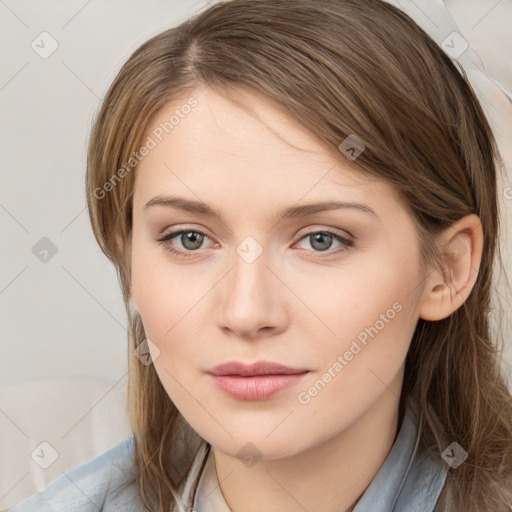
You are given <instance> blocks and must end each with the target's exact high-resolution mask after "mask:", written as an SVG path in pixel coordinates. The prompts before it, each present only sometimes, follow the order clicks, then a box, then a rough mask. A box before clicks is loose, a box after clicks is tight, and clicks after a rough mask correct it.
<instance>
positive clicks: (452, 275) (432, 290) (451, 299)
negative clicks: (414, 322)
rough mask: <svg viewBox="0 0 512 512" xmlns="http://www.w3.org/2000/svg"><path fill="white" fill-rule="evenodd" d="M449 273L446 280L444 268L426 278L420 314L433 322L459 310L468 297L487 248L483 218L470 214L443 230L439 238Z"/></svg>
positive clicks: (434, 271)
mask: <svg viewBox="0 0 512 512" xmlns="http://www.w3.org/2000/svg"><path fill="white" fill-rule="evenodd" d="M436 243H437V245H438V248H439V250H440V252H441V254H442V261H443V265H444V267H445V269H446V272H447V274H448V280H449V282H448V283H446V282H445V281H444V279H443V275H442V273H441V270H440V269H437V268H436V269H433V270H432V271H431V272H430V274H429V275H428V276H427V277H426V279H425V286H424V291H423V294H422V296H421V298H420V302H419V306H418V313H419V316H420V317H421V318H423V319H424V320H429V321H437V320H442V319H443V318H446V317H448V316H450V315H451V314H452V313H453V312H454V311H456V310H457V309H458V308H459V307H460V306H461V305H462V304H463V303H464V301H465V300H466V299H467V298H468V296H469V294H470V293H471V290H472V289H473V286H474V284H475V282H476V278H477V276H478V270H479V268H480V261H481V258H482V251H483V230H482V224H481V222H480V218H479V217H478V216H477V215H475V214H470V215H466V216H465V217H463V218H462V219H460V220H458V221H457V222H456V223H455V224H453V225H452V226H450V227H449V228H447V229H446V230H445V231H443V232H442V233H441V234H440V235H439V236H438V239H437V240H436Z"/></svg>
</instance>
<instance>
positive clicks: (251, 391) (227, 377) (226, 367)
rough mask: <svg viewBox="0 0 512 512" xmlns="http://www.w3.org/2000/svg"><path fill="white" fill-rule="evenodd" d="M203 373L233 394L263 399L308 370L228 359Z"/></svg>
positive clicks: (289, 384) (247, 398)
mask: <svg viewBox="0 0 512 512" xmlns="http://www.w3.org/2000/svg"><path fill="white" fill-rule="evenodd" d="M207 373H208V374H210V375H211V377H212V379H213V381H214V383H215V385H216V386H217V387H218V388H219V389H220V390H222V391H224V392H225V393H227V394H228V395H230V396H232V397H234V398H238V399H241V400H263V399H265V398H270V397H272V396H275V395H277V394H278V393H281V392H282V391H284V390H286V389H288V388H290V387H292V386H295V385H296V384H298V383H299V382H300V381H301V380H302V379H303V377H304V376H305V375H307V374H308V373H309V370H308V369H304V368H291V367H289V366H284V365H281V364H278V363H272V362H268V361H259V362H257V363H254V364H250V365H246V364H244V363H239V362H237V361H231V362H228V363H224V364H221V365H219V366H216V367H215V368H212V369H211V370H208V371H207Z"/></svg>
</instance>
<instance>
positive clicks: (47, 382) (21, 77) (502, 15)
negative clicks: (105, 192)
mask: <svg viewBox="0 0 512 512" xmlns="http://www.w3.org/2000/svg"><path fill="white" fill-rule="evenodd" d="M402 3H405V0H404V1H403V2H402ZM204 5H205V3H204V2H194V1H191V0H170V1H163V0H151V1H145V2H142V1H139V2H136V1H133V0H132V1H127V0H123V1H121V0H110V1H109V2H105V1H103V2H100V1H99V0H89V1H87V0H72V1H67V2H59V1H56V0H47V1H45V2H37V1H35V0H31V1H18V2H15V1H14V0H0V34H1V36H0V37H1V43H2V49H3V50H2V61H1V63H2V65H1V66H0V112H1V114H2V115H1V121H2V122H1V124H0V140H1V149H2V160H1V171H0V172H1V184H2V186H1V188H0V227H1V232H2V250H1V265H0V311H1V317H0V318H1V325H2V340H1V344H0V509H5V508H8V507H10V506H12V505H13V504H14V503H16V502H17V501H19V500H21V499H22V498H24V497H25V496H28V495H30V494H32V493H33V492H36V491H37V490H41V489H42V488H44V487H45V485H47V484H48V483H49V482H51V481H53V480H54V479H55V478H57V477H58V476H60V475H61V474H62V472H64V471H67V470H68V469H70V468H72V467H75V466H77V465H78V464H81V463H83V462H85V461H87V460H90V459H91V458H92V457H93V456H95V455H98V454H100V453H102V452H103V451H105V450H107V449H108V448H110V447H112V446H114V445H115V444H117V443H118V442H119V441H121V440H122V439H124V438H125V437H126V436H127V435H129V433H130V431H129V427H128V422H127V415H126V413H125V404H126V398H125V391H126V383H127V354H126V329H125V326H126V320H125V314H124V309H123V304H122V298H121V292H120V289H119V285H118V282H117V277H116V274H115V271H114V268H113V267H112V265H111V264H110V262H108V261H107V260H106V258H105V257H104V256H103V255H102V253H101V252H100V250H99V248H98V247H97V244H96V241H95V239H94V237H93V234H92V231H91V228H90V225H89V220H88V217H87V213H86V211H85V189H84V173H85V154H86V144H87V138H88V133H89V129H90V125H91V121H92V117H93V114H94V113H95V112H96V110H97V108H98V104H99V101H100V98H102V97H103V95H104V94H105V92H106V90H107V88H108V86H109V84H110V83H111V82H112V80H113V78H114V77H115V75H116V73H117V72H118V70H119V68H120V67H121V65H122V64H123V63H124V62H125V60H126V59H127V58H128V57H129V55H130V54H131V53H132V52H133V51H134V50H135V49H136V48H137V47H138V46H139V45H140V44H141V43H142V42H143V41H145V40H147V39H148V38H149V37H151V36H152V35H154V34H157V33H158V32H161V31H162V30H164V29H166V28H169V27H171V26H174V25H176V24H178V23H180V22H181V21H182V20H184V19H186V18H188V17H189V16H190V15H191V14H192V13H194V12H196V11H198V10H200V9H201V8H202V7H203V6H204ZM446 5H447V6H448V8H449V9H450V11H451V13H452V15H453V16H454V18H455V20H456V21H457V22H458V24H459V27H460V29H461V31H462V33H463V35H464V37H465V38H466V39H467V41H469V43H470V45H471V48H472V49H473V50H475V51H476V53H477V54H478V55H479V56H480V58H481V59H482V61H483V63H484V66H485V69H486V71H487V73H488V74H489V75H491V76H493V77H494V78H496V79H497V80H499V81H500V82H501V83H502V84H503V85H504V86H505V87H506V88H508V90H509V91H512V68H511V65H510V64H509V62H510V61H509V60H508V59H509V58H510V55H511V54H512V32H511V31H510V26H512V2H511V1H510V0H501V1H496V0H478V1H468V0H451V1H450V0H448V1H447V2H446ZM44 31H46V32H48V33H49V34H51V37H52V38H53V39H54V40H56V41H57V43H58V48H57V50H56V51H55V52H54V53H53V54H52V55H50V56H49V57H48V58H45V59H44V58H42V57H40V56H39V55H38V54H37V53H36V52H35V51H34V50H33V49H32V47H31V43H32V41H34V40H35V41H36V43H37V42H38V41H40V39H38V36H39V35H40V34H41V32H44ZM42 37H47V36H42ZM45 42H46V44H45V48H46V49H47V50H48V49H51V46H50V45H51V40H50V39H45ZM36 43H34V44H36ZM40 51H42V50H40ZM503 98H504V97H503ZM507 109H508V110H507ZM495 114H496V127H497V128H496V129H498V126H499V130H500V134H499V137H500V143H501V145H502V151H503V152H504V154H505V156H506V158H507V162H508V165H509V177H508V178H506V179H505V182H504V183H503V184H502V185H501V186H502V187H506V186H507V185H508V186H510V184H511V183H512V181H511V180H510V168H511V166H512V165H511V164H512V143H511V141H510V134H511V133H512V106H511V104H510V103H506V101H503V105H502V108H497V109H496V112H495ZM507 116H508V117H507ZM498 118H499V119H498ZM508 121H511V122H510V124H508V128H506V126H507V125H506V124H505V123H506V122H508ZM507 130H508V131H507ZM509 197H510V196H509ZM511 203H512V198H509V199H508V200H505V201H504V204H503V208H505V209H506V210H505V213H504V215H505V217H506V219H507V221H510V219H512V213H511V210H512V204H511ZM507 229H508V230H509V231H510V227H508V228H507ZM43 237H47V238H48V239H49V240H51V242H52V244H53V245H54V246H55V248H56V250H57V252H56V253H55V254H54V255H52V252H50V253H49V254H48V260H47V262H46V263H44V262H42V261H40V260H39V259H38V258H37V257H36V255H35V254H34V253H33V252H32V251H33V247H34V246H35V245H36V243H38V241H39V240H40V239H41V238H43ZM510 240H512V237H511V236H509V237H508V239H507V241H504V242H503V243H504V245H505V244H508V245H509V244H510ZM39 243H44V242H39ZM505 256H506V258H507V265H508V267H507V270H508V272H509V273H510V269H511V268H512V265H511V264H510V254H509V252H506V253H505ZM500 295H503V297H504V298H505V304H504V307H506V308H508V312H509V314H510V303H509V302H507V298H506V296H505V293H504V292H500ZM502 300H503V299H502ZM510 344H512V342H511V343H509V348H508V349H507V352H506V354H505V355H506V361H505V363H504V364H505V367H506V369H507V371H509V370H510V368H511V367H512V349H511V347H510ZM42 442H46V443H49V445H51V447H53V448H51V447H50V446H48V445H46V444H43V445H41V443H42ZM34 449H36V454H37V453H39V454H40V455H41V454H43V453H44V456H42V455H41V456H40V457H39V459H38V460H39V464H42V465H45V464H50V465H49V466H48V468H47V469H43V468H42V467H40V465H38V464H36V462H35V461H34V460H33V459H32V458H31V453H32V452H33V450H34ZM53 449H54V450H56V452H57V454H58V456H57V458H56V459H55V461H53V458H54V455H56V454H54V452H53V451H52V450H53ZM34 458H35V459H37V455H34Z"/></svg>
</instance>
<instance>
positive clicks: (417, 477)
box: [8, 398, 448, 512]
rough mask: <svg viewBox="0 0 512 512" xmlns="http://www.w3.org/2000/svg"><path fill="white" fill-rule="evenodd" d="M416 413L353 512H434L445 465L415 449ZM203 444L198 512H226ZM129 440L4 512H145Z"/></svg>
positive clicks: (410, 407) (409, 412)
mask: <svg viewBox="0 0 512 512" xmlns="http://www.w3.org/2000/svg"><path fill="white" fill-rule="evenodd" d="M418 425H419V422H418V412H417V408H416V405H415V404H414V403H413V402H412V400H411V399H410V398H408V399H407V401H406V410H405V414H404V419H403V422H402V425H401V427H400V431H399V433H398V436H397V438H396V440H395V442H394V444H393V446H392V448H391V450H390V452H389V454H388V456H387V457H386V459H385V460H384V463H383V465H382V466H381V468H380V469H379V471H378V472H377V474H376V475H375V477H374V479H373V480H372V482H371V483H370V485H369V486H368V488H367V489H366V491H365V492H364V494H363V496H362V497H361V499H360V500H359V502H358V503H357V505H356V507H355V509H354V512H433V511H434V510H435V505H436V502H437V500H438V497H439V495H440V493H441V491H442V488H443V486H444V483H445V479H446V474H447V469H448V465H447V464H446V463H445V462H444V461H443V460H442V459H441V458H440V457H439V458H438V459H437V460H436V459H434V458H432V457H431V456H430V455H429V454H427V453H426V452H420V451H419V450H418V446H419V441H420V434H421V432H420V430H419V428H418ZM208 447H209V445H207V444H206V443H204V444H203V445H202V446H201V449H200V450H199V451H198V453H197V455H196V461H195V463H196V464H195V466H196V465H197V467H203V465H202V464H200V462H201V461H202V460H204V457H207V459H206V462H205V464H204V467H203V470H202V471H200V472H197V473H195V474H191V475H189V482H190V481H191V479H192V480H193V481H196V480H195V479H196V478H199V483H198V485H197V490H196V491H195V493H194V494H193V496H192V499H193V507H194V509H195V510H196V511H197V512H230V509H229V507H228V505H227V503H226V501H225V500H224V497H223V495H222V491H221V489H220V487H219V482H218V479H217V473H216V471H215V460H214V456H213V452H212V450H211V449H210V450H209V449H208ZM133 454H134V438H133V435H132V436H130V437H128V438H126V439H125V440H124V441H122V442H121V443H119V444H118V445H116V446H114V447H113V448H112V449H110V450H109V451H107V452H105V453H104V454H102V455H100V456H98V457H96V458H94V459H92V460H91V461H89V462H86V463H85V464H82V465H81V466H78V467H76V468H74V469H72V470H70V471H68V472H66V473H64V474H63V475H62V476H60V477H59V478H58V479H57V480H55V481H54V482H52V483H51V484H50V485H48V486H47V487H46V489H44V490H43V491H41V492H38V493H36V494H33V495H32V496H30V497H28V498H26V499H25V500H24V501H22V502H20V503H18V504H17V505H16V506H15V507H14V508H11V509H10V510H9V511H8V512H99V511H104V512H125V511H126V512H148V511H147V509H146V508H145V507H144V506H143V504H142V502H141V500H140V496H139V492H138V488H137V486H136V484H135V483H130V484H128V485H126V486H125V487H124V488H121V486H122V484H123V483H124V484H126V483H127V482H128V481H129V479H130V476H132V475H134V474H135V472H136V467H135V464H134V461H133Z"/></svg>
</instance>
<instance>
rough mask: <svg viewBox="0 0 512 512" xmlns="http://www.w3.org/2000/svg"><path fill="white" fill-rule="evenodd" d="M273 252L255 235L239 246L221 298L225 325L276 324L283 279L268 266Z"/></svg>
mask: <svg viewBox="0 0 512 512" xmlns="http://www.w3.org/2000/svg"><path fill="white" fill-rule="evenodd" d="M269 256H270V254H269V253H268V252H267V251H264V249H263V247H262V245H261V244H260V243H259V242H258V241H257V240H256V239H254V238H253V237H251V236H248V237H246V238H245V239H244V240H242V242H241V243H240V244H239V245H238V246H237V247H236V248H235V251H234V253H233V255H232V259H231V263H232V265H230V267H231V272H230V273H229V275H228V276H226V282H225V285H224V287H223V292H222V298H221V301H222V302H221V307H220V310H221V317H220V319H219V321H220V322H221V324H223V326H224V327H229V328H230V330H232V331H235V332H238V333H241V332H245V333H254V332H256V331H257V330H258V329H260V328H262V327H275V325H276V322H277V314H278V305H277V302H278V294H279V290H278V289H277V288H278V286H277V285H278V284H279V283H278V282H277V281H278V280H276V278H275V276H274V275H273V273H272V272H271V271H270V270H269V268H267V265H268V266H271V262H270V257H269Z"/></svg>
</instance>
